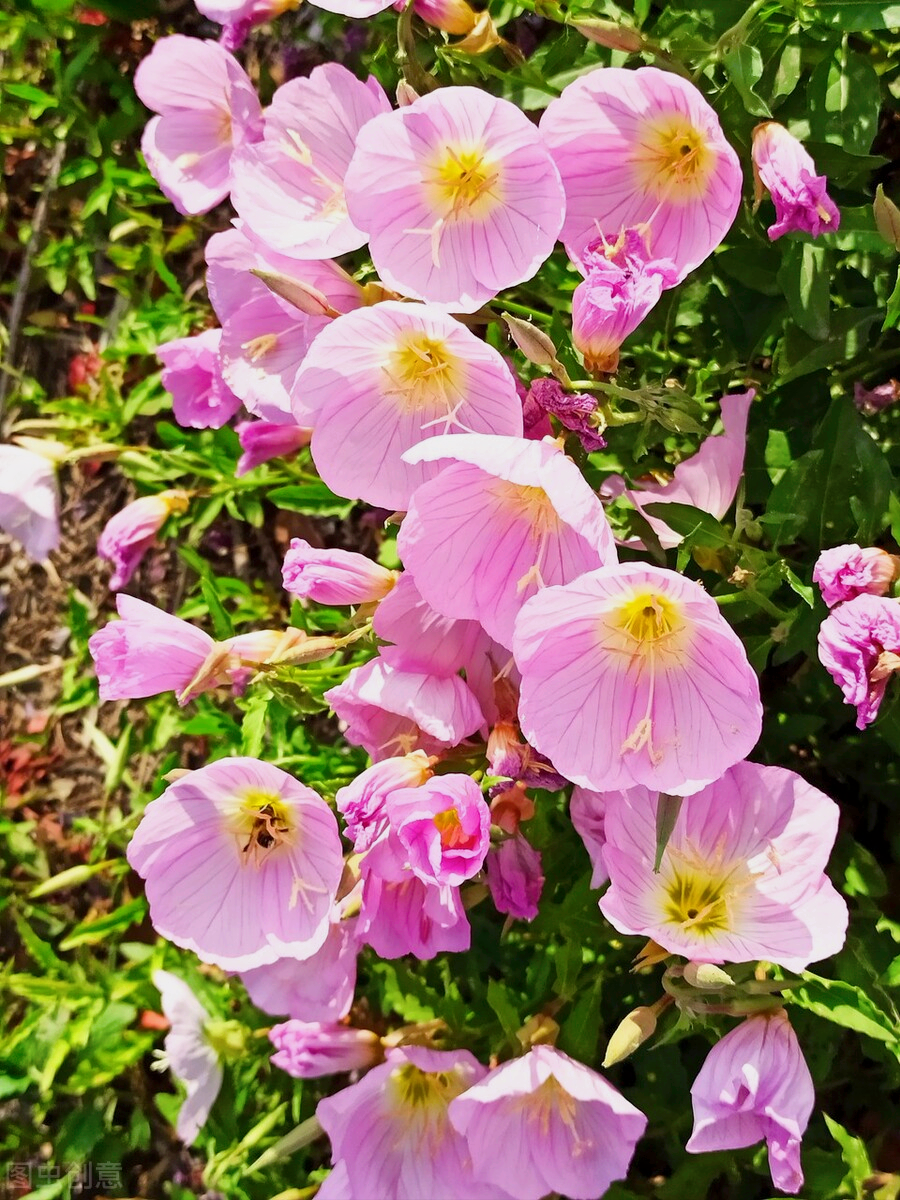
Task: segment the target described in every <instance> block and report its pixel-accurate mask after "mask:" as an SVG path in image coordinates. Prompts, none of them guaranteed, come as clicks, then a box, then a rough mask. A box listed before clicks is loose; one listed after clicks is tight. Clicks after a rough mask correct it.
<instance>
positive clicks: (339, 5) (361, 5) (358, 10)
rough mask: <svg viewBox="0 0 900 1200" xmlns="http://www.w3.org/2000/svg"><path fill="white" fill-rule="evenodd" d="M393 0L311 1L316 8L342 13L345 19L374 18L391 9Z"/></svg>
mask: <svg viewBox="0 0 900 1200" xmlns="http://www.w3.org/2000/svg"><path fill="white" fill-rule="evenodd" d="M392 3H393V0H310V4H312V6H313V7H314V8H324V9H325V11H326V12H333V13H340V14H341V16H344V17H373V16H374V15H375V13H380V12H384V10H385V9H386V8H390V7H391V4H392Z"/></svg>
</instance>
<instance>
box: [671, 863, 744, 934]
mask: <svg viewBox="0 0 900 1200" xmlns="http://www.w3.org/2000/svg"><path fill="white" fill-rule="evenodd" d="M728 884H729V879H728V877H727V876H726V877H724V878H723V877H721V876H719V877H715V876H712V875H709V874H707V873H705V872H703V871H699V870H694V869H691V868H690V867H687V868H685V869H681V870H679V869H676V870H674V871H673V872H672V874H671V876H670V878H669V879H668V880H667V882H666V885H665V887H666V900H665V915H666V920H667V921H669V922H672V923H674V924H675V925H680V926H681V927H682V928H683V929H684V930H686V931H687V930H690V931H691V932H692V933H698V934H701V935H704V934H710V933H718V932H720V931H721V930H726V929H728V928H729V913H728V898H729V890H728Z"/></svg>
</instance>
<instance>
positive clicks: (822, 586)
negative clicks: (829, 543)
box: [813, 543, 900, 608]
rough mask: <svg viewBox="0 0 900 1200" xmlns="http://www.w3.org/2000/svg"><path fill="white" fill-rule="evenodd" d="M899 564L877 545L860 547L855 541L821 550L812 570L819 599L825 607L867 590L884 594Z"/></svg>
mask: <svg viewBox="0 0 900 1200" xmlns="http://www.w3.org/2000/svg"><path fill="white" fill-rule="evenodd" d="M898 566H900V562H898V560H897V558H896V557H895V556H894V555H893V554H888V552H887V551H886V550H879V548H878V547H877V546H867V547H866V548H865V549H863V548H862V547H860V546H857V545H856V544H855V543H851V544H849V545H844V546H834V547H832V549H830V550H823V551H822V553H821V554H820V555H819V557H818V559H817V560H816V565H815V568H814V569H813V580H814V581H815V582H816V583H817V584H818V585H819V590H820V591H821V593H822V599H823V600H824V601H825V603H826V604H827V605H828V607H829V608H833V607H834V606H835V604H840V603H841V601H842V600H852V599H853V597H854V596H861V595H862V594H863V593H867V594H868V595H870V596H884V595H885V594H886V593H887V592H889V591H890V589H891V584H892V583H893V582H894V580H895V579H896V578H897V570H898Z"/></svg>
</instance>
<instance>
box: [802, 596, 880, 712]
mask: <svg viewBox="0 0 900 1200" xmlns="http://www.w3.org/2000/svg"><path fill="white" fill-rule="evenodd" d="M819 661H820V662H821V664H822V666H823V667H824V668H825V670H826V671H827V672H828V674H829V675H830V676H831V678H832V679H833V680H834V682H835V683H836V684H837V685H838V687H839V688H840V689H841V691H842V692H843V693H844V703H845V704H852V705H854V706H855V707H856V727H857V729H865V727H866V726H867V725H871V723H872V722H873V721H874V720H875V718H876V717H877V716H878V710H879V708H880V707H881V702H882V700H883V699H884V693H885V689H886V688H887V685H888V680H889V679H890V677H891V675H893V673H894V672H895V671H896V670H897V669H898V668H900V601H897V600H890V599H888V598H887V597H885V596H870V595H868V594H867V593H863V594H862V595H860V596H855V597H854V598H853V599H852V600H845V601H844V603H843V604H838V605H837V607H836V608H833V609H832V610H831V612H830V613H829V615H828V616H827V617H826V618H825V620H824V621H823V622H822V624H821V625H820V626H819Z"/></svg>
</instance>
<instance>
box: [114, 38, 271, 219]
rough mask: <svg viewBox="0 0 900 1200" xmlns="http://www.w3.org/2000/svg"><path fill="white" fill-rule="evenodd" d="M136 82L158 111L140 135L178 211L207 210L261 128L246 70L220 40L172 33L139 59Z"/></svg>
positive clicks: (157, 176) (152, 168) (227, 188)
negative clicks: (236, 154) (239, 154)
mask: <svg viewBox="0 0 900 1200" xmlns="http://www.w3.org/2000/svg"><path fill="white" fill-rule="evenodd" d="M134 87H135V91H136V92H137V94H138V96H139V97H140V99H141V100H142V101H143V103H144V104H146V106H147V107H148V108H149V109H152V110H153V111H154V112H155V113H158V114H159V116H155V117H153V118H151V120H150V121H148V123H147V126H146V128H145V130H144V136H143V138H142V140H141V150H142V151H143V154H144V158H145V159H146V160H147V166H148V167H149V168H150V173H151V174H152V176H153V178H154V179H155V180H156V182H157V183H158V184H159V186H160V189H161V190H162V191H163V192H164V193H165V195H166V196H167V197H168V198H169V200H171V201H172V203H173V204H174V205H175V207H176V208H177V209H178V211H179V212H182V213H203V212H208V211H209V209H211V208H212V207H213V206H214V205H216V204H218V203H219V202H220V201H221V200H224V199H225V197H226V196H227V195H228V193H229V191H230V189H231V184H232V176H231V162H232V155H233V153H234V151H235V149H236V148H237V147H239V146H242V145H247V144H249V143H252V142H254V141H257V140H258V139H259V138H260V137H261V136H262V109H261V107H260V103H259V98H258V97H257V95H256V91H255V89H254V87H253V84H252V83H251V82H250V80H249V79H248V78H247V74H246V72H245V71H244V69H243V67H241V65H240V63H239V62H238V61H237V59H236V58H234V57H233V55H231V54H229V53H228V51H227V50H225V49H223V47H222V46H218V45H216V43H215V42H208V41H201V40H200V39H198V38H190V37H183V36H182V35H181V34H173V35H172V36H171V37H164V38H160V40H159V41H158V42H157V43H156V45H155V46H154V47H153V50H152V51H151V52H150V54H149V55H148V56H147V58H145V59H144V60H143V61H142V62H141V63H140V65H139V66H138V69H137V71H136V72H135V76H134Z"/></svg>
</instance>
